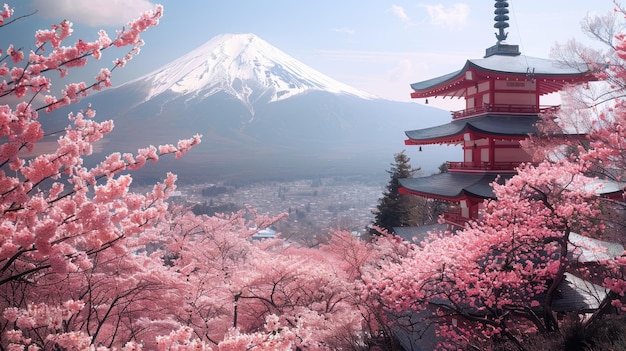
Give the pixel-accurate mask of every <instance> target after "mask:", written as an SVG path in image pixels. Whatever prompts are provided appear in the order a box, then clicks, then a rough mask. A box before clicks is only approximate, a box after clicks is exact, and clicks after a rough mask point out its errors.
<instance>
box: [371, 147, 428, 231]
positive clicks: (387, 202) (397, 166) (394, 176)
mask: <svg viewBox="0 0 626 351" xmlns="http://www.w3.org/2000/svg"><path fill="white" fill-rule="evenodd" d="M394 160H395V162H394V163H392V164H391V169H390V170H388V171H387V173H389V176H390V179H389V184H387V188H386V189H385V190H384V191H383V196H382V197H381V198H380V199H379V200H378V206H377V207H376V209H374V210H373V211H372V212H373V213H374V215H375V218H374V222H373V223H372V224H373V226H372V228H371V229H370V234H372V235H378V234H380V233H379V231H378V229H377V228H382V229H385V230H387V231H388V232H389V233H393V227H407V226H415V225H418V224H419V223H417V222H418V221H417V219H416V218H415V215H414V211H415V208H416V207H417V206H418V205H419V201H418V199H417V197H415V196H412V195H401V194H399V193H398V189H399V187H400V184H399V182H398V180H399V179H400V178H413V176H414V175H415V174H417V173H418V172H419V171H420V168H413V167H411V164H410V161H411V159H410V158H409V157H408V156H407V155H406V154H405V153H404V151H402V152H400V153H397V154H395V155H394Z"/></svg>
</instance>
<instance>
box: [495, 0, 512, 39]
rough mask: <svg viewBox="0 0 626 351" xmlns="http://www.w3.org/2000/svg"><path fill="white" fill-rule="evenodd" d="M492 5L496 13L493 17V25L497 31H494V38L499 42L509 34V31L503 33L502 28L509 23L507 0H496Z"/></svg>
mask: <svg viewBox="0 0 626 351" xmlns="http://www.w3.org/2000/svg"><path fill="white" fill-rule="evenodd" d="M494 6H495V8H496V10H495V11H494V12H493V13H494V14H495V15H496V17H494V20H495V21H496V23H495V24H494V25H493V27H494V28H497V29H498V33H496V38H497V39H498V41H499V42H500V41H505V40H506V37H508V36H509V33H504V28H508V27H509V23H508V22H507V21H508V20H509V16H508V14H509V9H508V7H509V2H508V1H507V0H496V3H495V5H494Z"/></svg>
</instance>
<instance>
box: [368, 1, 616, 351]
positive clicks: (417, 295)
mask: <svg viewBox="0 0 626 351" xmlns="http://www.w3.org/2000/svg"><path fill="white" fill-rule="evenodd" d="M616 12H617V13H618V14H621V15H623V14H624V10H623V9H622V8H621V7H619V6H617V7H616ZM610 18H613V17H606V18H604V19H603V20H601V21H600V22H594V21H593V20H588V22H587V23H588V30H590V31H591V32H592V34H593V33H595V34H594V35H600V36H604V35H605V34H608V35H613V34H616V33H619V31H613V30H611V29H607V30H606V31H603V30H601V29H600V27H599V26H600V24H601V23H605V24H612V23H613V24H614V22H613V21H612V20H610ZM605 28H608V27H605ZM604 37H606V36H604ZM605 43H607V44H609V45H610V46H611V47H612V48H613V50H612V51H611V50H609V52H608V53H606V54H598V52H597V51H593V52H592V51H589V50H583V49H582V48H581V47H579V46H575V48H576V54H577V55H576V56H577V57H578V58H584V59H585V60H586V61H587V63H588V64H589V66H590V67H592V68H594V69H597V77H598V79H599V80H600V81H602V82H604V83H605V85H604V87H602V89H603V90H602V93H600V94H598V90H594V89H596V88H594V87H593V86H592V85H583V86H582V87H581V90H579V91H573V90H569V91H568V93H572V95H571V96H567V95H566V99H565V102H564V106H563V108H561V109H560V110H559V111H558V112H557V113H552V114H549V115H546V116H544V117H545V123H543V124H542V125H540V126H539V127H540V131H542V132H545V133H543V135H542V137H543V138H544V139H537V138H534V139H531V141H530V142H528V143H526V146H527V147H529V148H531V149H534V151H537V153H536V156H537V159H536V161H543V162H541V163H539V165H537V166H532V165H523V166H522V167H520V168H519V169H518V175H517V176H515V177H513V178H511V179H510V180H508V181H507V182H506V183H505V184H503V185H498V184H495V183H494V184H493V187H494V193H495V195H496V197H497V200H495V201H490V202H488V203H487V204H486V208H485V211H484V215H483V218H482V220H481V222H480V223H471V224H470V225H468V226H467V227H466V228H464V229H463V230H459V231H457V232H455V233H434V234H433V235H432V236H431V237H430V238H429V239H427V240H426V241H425V242H424V243H422V244H421V245H419V246H415V250H413V251H411V255H410V256H409V257H407V258H405V259H403V260H401V261H400V262H397V263H389V262H385V263H383V264H381V268H380V269H378V270H371V271H370V272H368V274H367V276H368V277H367V279H366V281H367V284H368V289H369V291H370V292H371V294H373V295H374V296H375V297H376V298H378V299H379V300H380V301H381V302H382V303H383V304H384V305H385V307H386V308H387V309H388V310H389V311H394V312H403V311H404V312H405V313H406V314H407V315H408V316H409V318H412V320H413V321H415V322H416V323H417V325H419V326H420V327H421V329H422V331H423V330H425V329H428V328H430V327H435V328H436V330H437V336H438V338H439V339H438V340H439V341H440V343H439V348H440V349H471V348H473V349H484V348H488V347H489V345H491V343H492V342H493V341H494V340H498V339H503V340H505V341H503V342H508V343H509V345H515V346H514V347H517V348H518V349H520V350H525V349H526V345H525V344H524V340H525V339H526V338H527V337H528V336H529V335H532V334H546V333H558V332H560V330H561V327H562V326H561V325H560V321H559V320H557V318H555V313H554V311H553V310H552V305H553V302H554V300H555V298H556V296H557V291H558V289H559V284H560V283H561V282H562V280H563V278H564V275H565V274H566V273H575V274H576V275H578V276H580V277H583V278H585V279H589V280H591V281H593V282H594V283H596V284H602V285H603V286H604V287H605V288H606V289H608V294H607V297H606V298H605V299H604V300H603V301H602V303H601V304H600V305H599V308H598V309H597V310H596V312H595V313H593V314H592V315H591V316H590V317H589V316H588V318H586V319H585V320H584V322H582V323H580V324H581V325H582V328H583V330H584V329H590V328H593V325H594V323H598V322H600V321H601V319H602V318H603V317H604V316H606V313H607V312H608V311H610V310H612V311H616V310H617V309H619V308H622V309H623V308H624V307H623V306H624V296H625V294H626V266H625V265H624V264H625V263H626V253H625V254H622V255H617V257H613V258H612V257H608V258H603V259H602V260H601V261H599V262H596V266H595V268H594V269H591V270H590V269H588V268H587V267H581V266H580V265H578V264H577V262H575V261H574V260H572V258H573V257H574V258H575V257H576V252H578V251H577V250H579V249H580V247H577V245H574V244H573V243H572V238H571V236H572V234H573V233H576V234H580V235H582V236H583V237H591V238H593V237H596V238H598V237H600V238H604V239H610V240H612V241H617V242H622V243H624V238H623V234H622V233H623V224H622V225H621V226H620V223H618V222H617V221H615V215H616V214H617V215H618V216H617V217H620V216H621V217H622V218H623V213H624V209H626V207H625V205H624V200H623V199H624V198H623V196H624V194H623V185H622V188H621V190H618V191H617V192H616V193H613V194H612V196H610V197H607V196H600V194H602V193H606V192H607V190H608V189H609V187H608V186H607V184H609V183H610V182H611V181H613V183H612V184H616V185H620V184H623V176H624V170H625V167H624V165H626V161H625V155H626V154H625V153H624V147H623V145H624V144H625V143H626V138H625V137H626V133H625V132H624V128H623V125H624V124H625V123H626V120H625V118H626V105H625V104H624V101H623V87H624V86H626V84H625V80H624V79H625V77H626V76H625V75H624V67H625V65H624V59H626V54H625V50H624V48H626V37H625V36H624V35H623V34H616V35H615V37H614V38H612V37H610V36H609V37H608V38H607V39H606V40H605ZM571 47H574V46H571ZM600 58H601V59H600ZM574 92H575V93H576V94H574ZM592 97H593V98H594V99H595V100H593V99H590V98H592ZM603 97H604V98H603ZM607 97H609V99H608V100H607ZM594 101H595V102H594ZM600 102H602V103H600ZM555 112H556V111H555ZM557 117H558V118H557ZM564 130H565V131H569V132H570V133H572V132H573V133H575V134H577V135H576V136H575V138H570V139H569V140H568V138H564V137H563V136H562V135H561V133H562V132H563V131H564ZM583 133H584V134H586V135H585V136H582V134H583ZM564 141H571V143H569V145H568V147H567V148H562V147H556V146H557V145H561V144H563V142H564ZM621 223H624V222H623V221H622V222H621ZM588 249H590V248H588ZM419 331H420V330H418V332H419ZM553 335H554V334H553Z"/></svg>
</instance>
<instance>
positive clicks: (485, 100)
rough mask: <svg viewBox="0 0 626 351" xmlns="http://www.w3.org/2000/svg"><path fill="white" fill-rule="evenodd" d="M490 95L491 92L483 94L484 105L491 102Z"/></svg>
mask: <svg viewBox="0 0 626 351" xmlns="http://www.w3.org/2000/svg"><path fill="white" fill-rule="evenodd" d="M490 97H491V95H489V94H483V105H489V103H490V102H491V99H490Z"/></svg>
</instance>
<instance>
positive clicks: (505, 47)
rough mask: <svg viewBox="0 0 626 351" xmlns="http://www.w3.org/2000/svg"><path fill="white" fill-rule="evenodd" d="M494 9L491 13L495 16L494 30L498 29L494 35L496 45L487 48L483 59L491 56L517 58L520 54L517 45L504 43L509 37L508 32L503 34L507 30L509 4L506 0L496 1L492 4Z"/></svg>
mask: <svg viewBox="0 0 626 351" xmlns="http://www.w3.org/2000/svg"><path fill="white" fill-rule="evenodd" d="M494 7H495V8H496V9H495V11H493V13H494V14H495V15H496V16H495V17H494V18H493V19H494V20H495V21H496V23H495V24H494V25H493V27H494V28H496V29H498V32H497V33H496V39H498V41H497V42H496V45H494V46H492V47H490V48H487V50H486V51H485V57H489V56H493V55H506V56H517V55H520V54H521V53H520V52H519V46H518V45H509V44H506V43H505V42H504V41H505V40H506V38H507V37H508V36H509V33H508V32H506V33H505V32H504V29H505V28H509V22H508V20H509V2H508V0H496V3H495V4H494Z"/></svg>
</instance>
